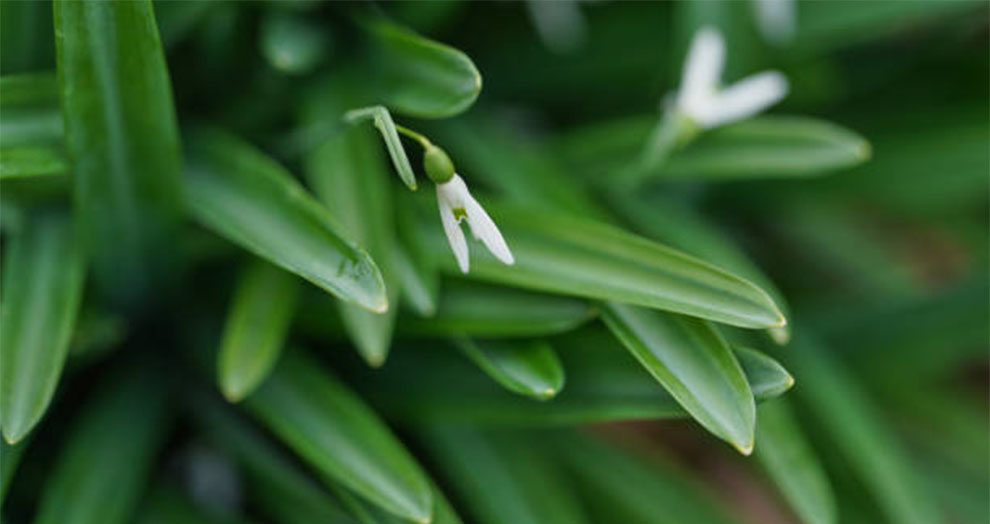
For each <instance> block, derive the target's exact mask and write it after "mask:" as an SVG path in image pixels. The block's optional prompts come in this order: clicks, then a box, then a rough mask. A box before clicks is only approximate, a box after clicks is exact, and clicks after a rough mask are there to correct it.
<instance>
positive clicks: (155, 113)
mask: <svg viewBox="0 0 990 524" xmlns="http://www.w3.org/2000/svg"><path fill="white" fill-rule="evenodd" d="M54 13H55V36H56V47H57V51H58V77H59V83H60V87H61V99H62V116H63V118H64V119H65V129H66V145H67V148H68V150H69V158H70V161H71V162H70V163H71V165H72V173H73V177H72V179H73V183H74V192H75V204H76V212H77V215H78V217H79V218H80V220H81V223H80V227H81V228H82V232H83V233H84V236H85V239H86V241H87V247H88V248H89V250H90V256H91V257H92V258H93V259H94V266H95V267H94V269H95V272H96V276H97V277H98V281H99V282H100V283H101V284H102V286H103V288H104V289H105V290H106V291H107V292H108V293H109V294H110V296H111V297H113V298H114V299H116V300H118V301H120V302H124V303H129V302H133V301H134V300H136V299H137V297H139V296H141V295H142V294H144V293H145V292H147V291H148V290H149V289H151V288H152V287H154V286H155V285H156V284H160V283H161V282H160V281H161V279H160V278H158V277H161V276H162V275H167V274H169V272H170V269H171V267H172V265H171V264H170V260H171V257H170V256H169V255H170V254H171V252H172V250H171V249H169V247H168V246H170V245H171V244H170V242H169V241H168V239H169V236H170V233H171V231H172V229H173V228H174V227H176V226H177V223H178V219H179V212H180V210H181V195H182V192H181V188H180V182H181V179H180V173H181V169H182V158H181V156H180V146H179V128H178V124H177V121H176V116H175V107H174V106H173V104H172V91H171V84H170V82H169V77H168V70H167V67H166V64H165V55H164V53H163V51H162V46H161V42H160V41H159V38H158V29H157V27H156V26H155V17H154V13H153V11H152V6H151V1H150V0H135V1H132V2H74V1H66V0H56V1H55V4H54Z"/></svg>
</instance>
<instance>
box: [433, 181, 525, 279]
mask: <svg viewBox="0 0 990 524" xmlns="http://www.w3.org/2000/svg"><path fill="white" fill-rule="evenodd" d="M437 206H439V207H440V220H441V222H443V231H444V233H446V234H447V241H448V242H450V249H451V250H452V251H453V252H454V257H455V258H456V259H457V265H458V266H459V267H460V268H461V272H463V273H467V272H468V267H469V263H468V247H467V241H466V240H465V238H464V231H463V230H461V220H463V219H467V223H468V227H470V228H471V234H472V235H474V238H476V239H478V240H481V241H482V242H484V244H485V247H487V248H488V250H489V251H491V253H492V254H493V255H495V258H497V259H499V260H501V261H502V262H503V263H505V264H508V265H512V264H513V263H515V259H514V258H512V252H510V251H509V246H507V245H506V244H505V240H504V239H503V238H502V233H500V232H499V231H498V227H497V226H496V225H495V222H492V219H491V217H489V216H488V213H486V212H485V209H484V208H482V207H481V204H479V203H478V201H477V200H475V199H474V197H472V196H471V193H470V192H469V191H468V188H467V185H465V184H464V180H462V179H461V177H460V176H458V175H457V174H456V173H454V176H453V177H451V178H450V180H448V181H446V182H443V183H438V184H437Z"/></svg>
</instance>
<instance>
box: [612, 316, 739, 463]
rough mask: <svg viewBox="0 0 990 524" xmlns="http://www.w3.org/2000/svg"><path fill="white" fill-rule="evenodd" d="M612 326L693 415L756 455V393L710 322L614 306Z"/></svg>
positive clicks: (617, 334)
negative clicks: (754, 395)
mask: <svg viewBox="0 0 990 524" xmlns="http://www.w3.org/2000/svg"><path fill="white" fill-rule="evenodd" d="M603 318H604V319H605V323H606V325H608V327H609V329H610V330H612V332H613V333H614V334H615V336H616V337H617V338H618V339H619V340H620V341H622V343H623V345H625V346H626V349H628V350H629V351H630V352H631V353H632V354H633V356H635V357H636V359H637V360H639V362H640V363H641V364H642V365H643V367H645V368H646V369H647V371H649V372H650V374H651V375H653V376H654V377H655V378H656V379H657V381H658V382H660V384H661V385H663V387H664V388H665V389H666V390H667V391H669V392H670V394H671V395H672V396H673V397H674V398H675V399H677V402H678V403H680V405H681V406H683V407H684V409H685V410H687V412H688V413H690V414H691V416H692V417H693V418H694V419H695V420H697V421H698V423H700V424H701V425H702V426H704V427H705V429H707V430H708V431H710V432H712V433H713V434H715V436H717V437H719V438H721V439H722V440H725V441H727V442H729V443H730V444H732V445H733V446H735V447H736V448H737V449H738V450H739V452H740V453H742V454H744V455H749V454H750V453H751V452H752V451H753V438H754V436H753V434H754V431H755V424H756V406H755V402H754V400H753V393H752V391H751V390H750V387H749V383H748V382H747V381H746V376H745V375H744V374H743V370H742V368H741V367H740V365H739V363H738V362H737V361H736V358H735V356H733V354H732V351H731V350H730V349H729V346H728V344H726V342H725V340H724V339H723V338H722V336H721V335H720V334H719V333H718V332H717V331H716V330H715V328H714V327H713V326H712V325H711V324H710V323H708V322H705V321H703V320H699V319H695V318H690V317H676V316H671V315H666V314H663V313H658V312H655V311H650V310H647V309H642V308H636V307H632V306H626V305H622V304H608V305H607V306H606V308H605V313H604V317H603Z"/></svg>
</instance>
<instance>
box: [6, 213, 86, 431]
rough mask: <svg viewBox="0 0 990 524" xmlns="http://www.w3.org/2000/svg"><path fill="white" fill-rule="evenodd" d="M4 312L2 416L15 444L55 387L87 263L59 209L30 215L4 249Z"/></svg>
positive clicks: (40, 414) (32, 422) (46, 403)
mask: <svg viewBox="0 0 990 524" xmlns="http://www.w3.org/2000/svg"><path fill="white" fill-rule="evenodd" d="M4 255H5V258H4V268H3V291H4V295H3V308H2V310H0V379H2V382H0V384H2V387H0V393H2V395H0V414H2V415H0V416H2V421H0V424H2V425H3V436H4V438H5V439H6V440H7V441H8V442H17V441H18V440H20V439H21V438H23V437H24V435H26V434H27V433H28V432H29V431H31V429H32V428H33V427H34V426H35V424H37V423H38V421H39V420H41V417H42V415H44V413H45V410H46V409H47V408H48V404H49V402H50V401H51V399H52V395H53V394H54V393H55V386H56V385H57V384H58V379H59V376H60V375H61V374H62V365H63V364H64V363H65V356H66V354H67V353H68V350H69V339H70V337H71V335H72V328H73V325H74V324H75V321H76V315H77V314H78V313H79V303H80V300H81V298H82V287H83V278H84V275H85V263H84V260H83V256H82V252H81V249H80V246H79V245H78V242H77V241H76V238H75V230H74V228H73V227H72V223H71V222H70V221H69V219H68V217H66V216H62V215H59V214H47V215H40V214H39V215H33V216H28V217H27V219H26V221H25V223H24V224H23V226H22V229H21V230H20V231H18V232H17V233H16V234H15V235H13V238H12V239H11V240H10V244H8V246H7V251H6V252H5V253H4Z"/></svg>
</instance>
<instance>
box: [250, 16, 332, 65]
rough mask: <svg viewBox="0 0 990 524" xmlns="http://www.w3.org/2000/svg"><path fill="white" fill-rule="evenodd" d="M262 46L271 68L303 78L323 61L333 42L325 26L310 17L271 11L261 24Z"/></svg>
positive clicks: (262, 51)
mask: <svg viewBox="0 0 990 524" xmlns="http://www.w3.org/2000/svg"><path fill="white" fill-rule="evenodd" d="M260 45H261V53H262V54H263V55H264V56H265V59H266V60H268V63H269V65H271V66H272V67H274V68H275V69H276V70H278V71H281V72H283V73H288V74H293V75H301V74H305V73H309V72H311V71H313V69H315V68H316V67H317V66H318V65H319V64H320V62H321V61H323V59H324V58H325V57H326V55H327V54H328V53H329V51H330V48H331V41H330V38H329V34H328V33H327V31H326V29H325V28H324V27H322V26H319V25H315V24H313V23H312V22H311V21H310V20H308V19H307V18H304V17H302V16H298V15H295V14H289V13H285V12H282V11H270V12H268V13H266V14H265V17H264V19H263V20H262V22H261V36H260Z"/></svg>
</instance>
